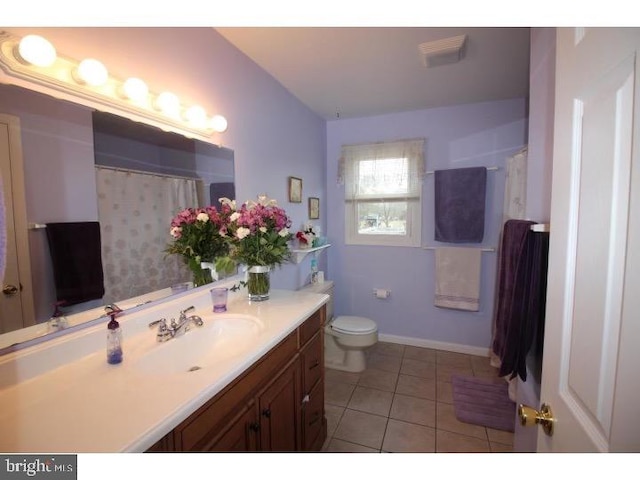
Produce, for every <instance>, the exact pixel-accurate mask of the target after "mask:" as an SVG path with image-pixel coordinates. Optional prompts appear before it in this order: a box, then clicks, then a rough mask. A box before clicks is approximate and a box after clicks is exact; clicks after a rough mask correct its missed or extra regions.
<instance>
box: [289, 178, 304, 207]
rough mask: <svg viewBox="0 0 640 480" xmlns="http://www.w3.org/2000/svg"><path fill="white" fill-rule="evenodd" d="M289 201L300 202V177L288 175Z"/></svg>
mask: <svg viewBox="0 0 640 480" xmlns="http://www.w3.org/2000/svg"><path fill="white" fill-rule="evenodd" d="M289 201H290V202H291V203H302V179H301V178H297V177H289Z"/></svg>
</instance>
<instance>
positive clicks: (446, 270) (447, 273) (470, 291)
mask: <svg viewBox="0 0 640 480" xmlns="http://www.w3.org/2000/svg"><path fill="white" fill-rule="evenodd" d="M481 252H482V250H481V249H479V248H464V247H440V248H436V297H435V302H434V304H435V306H436V307H443V308H453V309H456V310H468V311H471V312H477V311H478V310H479V308H480V263H481Z"/></svg>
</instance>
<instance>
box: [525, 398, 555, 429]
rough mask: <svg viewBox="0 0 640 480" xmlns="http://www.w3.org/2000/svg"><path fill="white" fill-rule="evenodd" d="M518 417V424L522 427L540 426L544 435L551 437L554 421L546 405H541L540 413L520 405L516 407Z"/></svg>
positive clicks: (549, 408)
mask: <svg viewBox="0 0 640 480" xmlns="http://www.w3.org/2000/svg"><path fill="white" fill-rule="evenodd" d="M518 417H520V424H521V425H522V426H523V427H531V426H534V425H542V429H543V430H544V433H546V434H547V435H549V436H551V435H553V424H554V423H555V422H556V419H555V418H553V412H552V411H551V407H550V406H549V405H547V404H546V403H543V404H542V407H540V411H537V410H536V409H535V408H532V407H529V406H528V405H523V404H522V403H521V404H520V405H518Z"/></svg>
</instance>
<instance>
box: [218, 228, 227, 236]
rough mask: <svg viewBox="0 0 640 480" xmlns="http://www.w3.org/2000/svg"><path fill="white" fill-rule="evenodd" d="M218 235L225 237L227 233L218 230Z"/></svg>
mask: <svg viewBox="0 0 640 480" xmlns="http://www.w3.org/2000/svg"><path fill="white" fill-rule="evenodd" d="M218 235H220V236H221V237H226V236H227V232H225V231H224V230H218Z"/></svg>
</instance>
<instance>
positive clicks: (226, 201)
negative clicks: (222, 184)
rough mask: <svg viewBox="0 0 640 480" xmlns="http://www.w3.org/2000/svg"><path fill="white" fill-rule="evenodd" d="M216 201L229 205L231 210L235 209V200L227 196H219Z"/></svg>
mask: <svg viewBox="0 0 640 480" xmlns="http://www.w3.org/2000/svg"><path fill="white" fill-rule="evenodd" d="M218 201H219V202H220V204H222V205H229V206H230V207H231V210H235V209H236V201H235V200H229V199H228V198H227V197H221V198H219V199H218Z"/></svg>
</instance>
